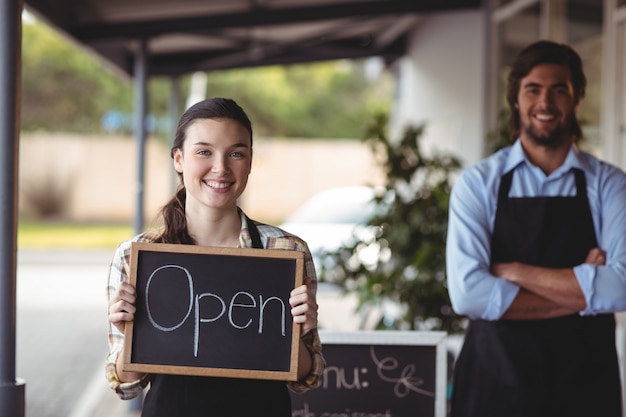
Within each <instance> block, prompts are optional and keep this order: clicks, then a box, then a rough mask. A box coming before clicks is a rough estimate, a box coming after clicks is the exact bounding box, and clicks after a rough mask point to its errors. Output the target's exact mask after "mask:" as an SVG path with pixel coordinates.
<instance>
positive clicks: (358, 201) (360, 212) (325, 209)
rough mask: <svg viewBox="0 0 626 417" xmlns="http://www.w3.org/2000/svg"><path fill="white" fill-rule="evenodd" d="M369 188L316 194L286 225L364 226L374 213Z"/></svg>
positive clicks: (334, 190) (336, 190)
mask: <svg viewBox="0 0 626 417" xmlns="http://www.w3.org/2000/svg"><path fill="white" fill-rule="evenodd" d="M373 198H374V193H373V191H372V190H371V189H370V188H367V187H363V188H354V189H352V188H346V189H333V190H327V191H324V192H321V193H320V194H317V195H316V196H314V197H313V198H311V199H310V200H308V201H307V202H306V203H304V204H303V205H302V206H301V207H300V208H299V209H298V210H297V211H296V212H295V213H294V214H293V215H291V216H290V217H289V218H288V219H287V222H288V223H352V224H365V223H367V222H368V221H369V220H370V219H371V218H372V217H373V216H374V214H375V212H376V203H375V201H374V200H373Z"/></svg>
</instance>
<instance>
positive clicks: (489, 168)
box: [459, 147, 511, 187]
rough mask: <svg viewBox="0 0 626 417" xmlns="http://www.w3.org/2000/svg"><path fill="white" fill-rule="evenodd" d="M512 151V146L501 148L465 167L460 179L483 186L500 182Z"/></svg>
mask: <svg viewBox="0 0 626 417" xmlns="http://www.w3.org/2000/svg"><path fill="white" fill-rule="evenodd" d="M510 152H511V147H507V148H504V149H500V150H499V151H497V152H495V153H493V154H491V155H489V156H487V157H486V158H484V159H482V160H480V161H478V162H477V163H475V164H474V165H471V166H469V167H467V168H464V169H463V170H462V171H461V173H460V177H459V180H461V181H463V182H466V183H467V184H468V185H470V184H474V185H476V186H478V185H481V186H482V187H485V186H488V185H489V184H494V183H496V182H498V181H499V179H500V177H502V175H503V174H504V173H505V170H506V167H507V161H508V160H509V154H510Z"/></svg>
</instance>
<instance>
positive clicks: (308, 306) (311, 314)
mask: <svg viewBox="0 0 626 417" xmlns="http://www.w3.org/2000/svg"><path fill="white" fill-rule="evenodd" d="M289 304H290V305H291V315H292V316H293V322H294V323H300V324H302V335H305V334H307V333H308V332H310V331H311V330H313V329H315V328H316V327H317V301H316V300H315V294H314V292H313V290H312V288H311V278H310V277H306V278H304V284H303V285H300V286H299V287H297V288H294V289H293V291H291V294H290V295H289Z"/></svg>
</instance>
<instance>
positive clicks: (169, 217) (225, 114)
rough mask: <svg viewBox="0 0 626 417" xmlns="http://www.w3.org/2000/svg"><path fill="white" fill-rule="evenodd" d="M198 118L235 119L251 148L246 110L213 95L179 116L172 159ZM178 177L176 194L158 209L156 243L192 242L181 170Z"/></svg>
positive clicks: (249, 123) (249, 124)
mask: <svg viewBox="0 0 626 417" xmlns="http://www.w3.org/2000/svg"><path fill="white" fill-rule="evenodd" d="M198 119H232V120H235V121H236V122H239V123H240V124H241V126H243V127H244V128H245V129H246V130H247V131H248V132H249V133H250V147H251V148H252V123H251V122H250V119H249V118H248V116H247V115H246V113H245V112H244V111H243V109H242V108H241V107H240V106H239V105H238V104H237V103H236V102H235V101H234V100H231V99H228V98H219V97H215V98H209V99H206V100H203V101H201V102H199V103H196V104H194V105H193V106H191V107H189V109H187V111H185V113H184V114H183V115H182V116H181V118H180V121H179V122H178V127H177V128H176V135H175V136H174V144H173V145H172V149H171V151H170V155H171V157H172V158H174V154H175V152H176V150H177V149H180V150H181V151H182V150H183V145H184V143H185V138H186V135H187V129H188V128H189V126H191V125H192V124H193V123H194V122H195V121H196V120H198ZM178 176H179V179H180V184H179V186H178V189H177V190H176V193H175V194H174V196H173V197H172V199H171V200H170V201H168V202H167V204H165V205H164V206H163V208H162V209H161V216H162V217H163V223H164V230H163V233H162V234H161V236H160V238H159V239H158V240H157V242H159V243H177V244H195V242H194V240H193V239H192V238H191V236H189V232H188V231H187V218H186V216H185V201H186V199H187V192H186V190H185V186H184V184H183V181H182V173H178Z"/></svg>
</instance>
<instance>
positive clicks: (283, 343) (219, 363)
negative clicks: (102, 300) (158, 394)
mask: <svg viewBox="0 0 626 417" xmlns="http://www.w3.org/2000/svg"><path fill="white" fill-rule="evenodd" d="M131 251H132V252H131V261H130V267H131V271H130V283H131V285H133V286H134V287H135V288H136V290H137V300H136V307H137V311H136V313H135V318H134V321H132V322H128V323H127V324H126V327H125V330H124V335H125V338H124V358H123V360H124V362H123V369H124V370H125V371H136V372H147V373H164V374H179V375H199V376H219V377H233V378H252V379H270V380H285V381H295V380H296V379H297V373H298V354H299V347H300V343H299V342H300V325H297V324H295V323H293V318H292V316H291V307H290V305H289V294H290V292H291V290H293V289H294V288H295V287H297V286H299V285H301V284H302V281H303V278H304V254H303V253H302V252H298V251H293V250H275V249H274V250H271V249H248V248H217V247H206V246H197V245H172V244H160V243H139V242H135V243H133V244H132V248H131Z"/></svg>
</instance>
